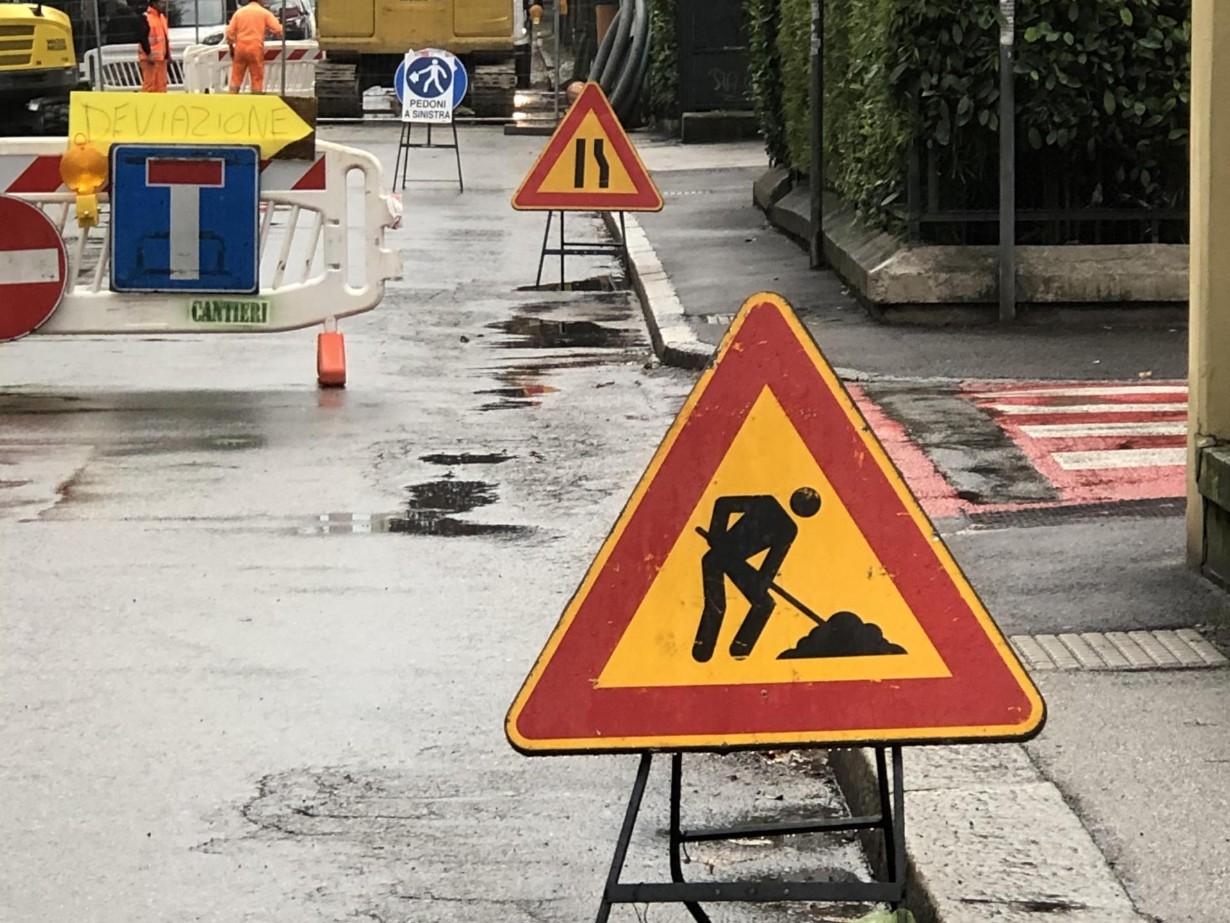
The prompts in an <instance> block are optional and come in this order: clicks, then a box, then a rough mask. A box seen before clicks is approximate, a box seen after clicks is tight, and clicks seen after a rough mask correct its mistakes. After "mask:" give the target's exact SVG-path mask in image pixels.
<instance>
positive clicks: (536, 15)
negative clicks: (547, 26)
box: [530, 3, 542, 25]
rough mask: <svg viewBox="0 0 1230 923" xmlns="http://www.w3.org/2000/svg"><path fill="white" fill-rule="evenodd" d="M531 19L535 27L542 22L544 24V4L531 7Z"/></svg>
mask: <svg viewBox="0 0 1230 923" xmlns="http://www.w3.org/2000/svg"><path fill="white" fill-rule="evenodd" d="M530 19H531V20H532V21H533V23H534V25H538V24H539V23H540V22H542V4H541V3H535V4H533V5H532V6H531V7H530Z"/></svg>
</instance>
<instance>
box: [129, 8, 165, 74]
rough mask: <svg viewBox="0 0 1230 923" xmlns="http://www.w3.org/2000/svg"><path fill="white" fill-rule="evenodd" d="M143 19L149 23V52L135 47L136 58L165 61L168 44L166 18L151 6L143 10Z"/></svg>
mask: <svg viewBox="0 0 1230 923" xmlns="http://www.w3.org/2000/svg"><path fill="white" fill-rule="evenodd" d="M145 21H146V22H147V23H148V24H149V54H146V53H145V49H144V48H138V49H137V58H138V60H141V61H166V60H167V59H168V58H169V57H170V55H169V54H168V53H167V52H168V50H169V48H170V45H171V40H170V33H169V32H168V25H167V18H166V16H164V15H163V14H162V13H159V12H158V11H157V10H156V9H154V8H153V7H152V6H151V7H150V8H149V9H147V10H146V11H145Z"/></svg>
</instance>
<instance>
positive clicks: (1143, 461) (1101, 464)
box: [1051, 448, 1187, 471]
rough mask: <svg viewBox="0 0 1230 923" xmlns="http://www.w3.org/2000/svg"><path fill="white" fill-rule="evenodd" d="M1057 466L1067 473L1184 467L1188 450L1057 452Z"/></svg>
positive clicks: (1054, 455) (1055, 456) (1053, 456)
mask: <svg viewBox="0 0 1230 923" xmlns="http://www.w3.org/2000/svg"><path fill="white" fill-rule="evenodd" d="M1051 457H1052V458H1054V459H1055V464H1057V465H1059V467H1060V468H1063V469H1064V470H1065V471H1090V470H1094V469H1102V468H1147V467H1156V466H1162V465H1182V464H1185V463H1186V462H1187V449H1185V448H1179V449H1109V450H1106V451H1101V452H1055V453H1054V454H1053V455H1052V456H1051Z"/></svg>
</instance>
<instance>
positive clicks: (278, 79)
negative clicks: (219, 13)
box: [183, 41, 325, 96]
mask: <svg viewBox="0 0 1230 923" xmlns="http://www.w3.org/2000/svg"><path fill="white" fill-rule="evenodd" d="M324 59H325V53H324V52H323V51H321V50H320V45H319V44H318V43H317V42H312V41H303V42H287V43H286V89H285V91H283V89H282V43H281V42H269V43H268V44H267V45H266V46H265V91H266V92H267V93H278V94H281V95H283V96H315V95H316V65H317V64H318V63H319V62H321V61H323V60H324ZM183 61H184V63H183V75H184V76H183V82H184V89H186V90H187V91H188V92H189V93H225V92H226V91H227V89H228V88H229V86H230V81H231V51H230V49H229V48H228V47H227V46H226V45H189V46H188V48H186V49H185V50H184V55H183Z"/></svg>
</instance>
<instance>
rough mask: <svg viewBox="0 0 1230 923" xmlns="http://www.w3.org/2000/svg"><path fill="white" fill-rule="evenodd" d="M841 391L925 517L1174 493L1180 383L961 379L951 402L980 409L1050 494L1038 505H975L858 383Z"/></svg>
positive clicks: (1178, 477) (1178, 481)
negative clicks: (1050, 498) (1045, 482)
mask: <svg viewBox="0 0 1230 923" xmlns="http://www.w3.org/2000/svg"><path fill="white" fill-rule="evenodd" d="M848 387H849V390H850V394H851V396H852V397H853V398H854V400H855V403H856V404H858V407H859V410H861V411H862V413H863V415H864V416H865V417H866V418H867V422H868V423H869V424H870V425H871V428H872V429H873V430H874V431H875V434H876V435H877V436H878V437H879V439H880V441H881V442H882V443H883V444H884V448H885V450H886V451H887V452H888V454H889V457H890V458H891V459H892V460H893V463H894V464H895V465H896V466H897V468H898V469H899V470H900V471H901V473H902V475H904V477H905V480H906V483H907V484H909V485H910V489H911V490H913V491H914V494H915V495H916V496H917V497H918V499H919V501H920V502H921V503H922V506H923V509H924V510H926V511H927V514H928V515H929V516H931V517H932V518H933V519H944V518H947V517H952V516H958V515H960V514H962V513H967V512H973V511H980V512H992V511H1010V510H1021V509H1038V508H1046V507H1054V506H1074V505H1079V504H1088V503H1116V502H1123V501H1128V500H1148V499H1166V498H1173V497H1181V496H1183V495H1184V492H1185V484H1186V480H1185V467H1184V466H1185V463H1186V445H1187V436H1186V433H1187V385H1186V384H1184V383H1183V382H1176V381H1158V382H1153V381H1150V382H1135V381H1132V382H967V383H966V384H964V385H963V386H962V387H961V389H960V391H959V392H958V396H957V399H958V400H968V401H970V402H972V403H973V404H975V405H976V406H977V407H979V408H980V409H982V410H983V411H984V412H985V413H986V414H987V421H988V425H989V426H998V427H1000V428H1001V429H1002V430H1003V431H1004V432H1005V433H1006V434H1007V435H1008V436H1009V438H1011V439H1012V440H1013V441H1014V442H1015V443H1016V444H1017V445H1018V446H1019V447H1020V448H1021V451H1022V452H1024V453H1025V455H1026V457H1027V458H1028V459H1029V460H1030V461H1031V462H1032V463H1033V465H1034V467H1035V468H1036V469H1037V471H1038V472H1039V473H1040V474H1041V475H1042V476H1043V477H1044V478H1046V479H1047V480H1048V481H1049V482H1050V483H1051V484H1052V485H1053V486H1054V487H1055V490H1056V491H1057V492H1058V493H1059V496H1060V499H1059V500H1058V501H1057V502H1055V501H1052V502H1047V503H1008V504H978V503H973V502H970V501H968V500H965V499H963V498H961V497H959V496H957V493H956V491H955V490H954V489H953V487H952V486H951V485H950V484H949V483H948V481H947V480H946V479H945V478H944V475H943V474H942V473H941V472H940V471H939V470H938V469H937V468H936V466H935V465H934V464H933V463H932V462H931V459H930V458H928V457H927V455H926V453H925V452H923V450H922V449H921V448H919V447H918V445H916V444H915V443H914V441H913V440H912V439H911V438H910V436H909V434H908V433H907V432H906V430H905V428H904V427H903V426H902V425H901V424H900V423H898V422H897V421H896V420H894V419H892V418H891V417H889V416H888V415H887V414H885V413H884V411H883V410H881V409H880V408H879V406H878V405H876V404H875V403H874V402H873V401H872V400H871V398H870V397H868V396H867V395H866V394H865V393H864V391H863V389H862V388H860V387H859V386H858V385H849V386H848Z"/></svg>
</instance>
